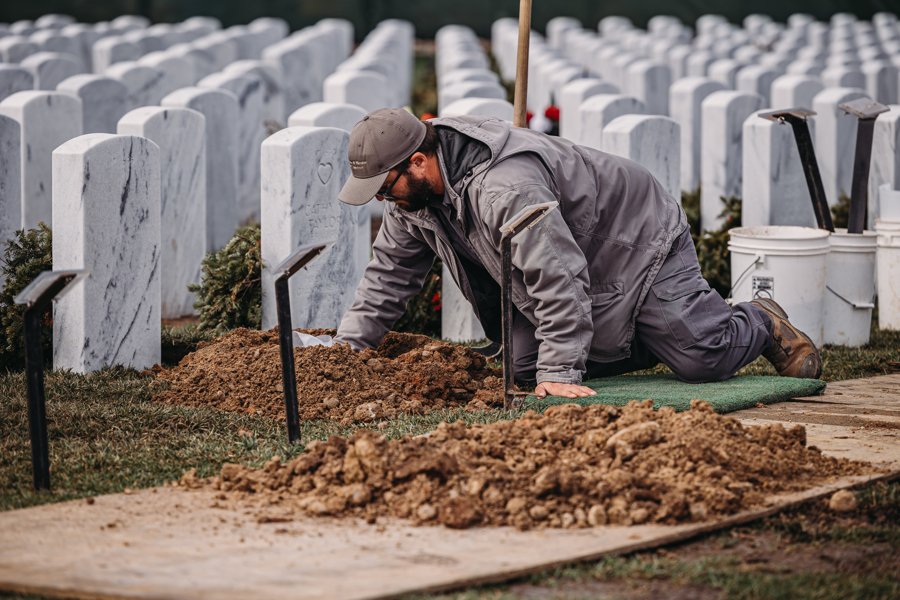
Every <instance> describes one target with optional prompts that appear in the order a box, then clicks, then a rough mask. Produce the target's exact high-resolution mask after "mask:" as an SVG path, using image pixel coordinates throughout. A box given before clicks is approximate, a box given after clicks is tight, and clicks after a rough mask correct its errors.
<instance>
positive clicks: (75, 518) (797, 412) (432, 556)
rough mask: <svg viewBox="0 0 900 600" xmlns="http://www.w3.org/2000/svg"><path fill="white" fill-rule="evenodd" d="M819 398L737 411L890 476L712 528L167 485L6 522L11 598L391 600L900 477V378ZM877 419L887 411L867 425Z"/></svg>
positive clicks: (5, 569) (661, 539)
mask: <svg viewBox="0 0 900 600" xmlns="http://www.w3.org/2000/svg"><path fill="white" fill-rule="evenodd" d="M873 386H874V387H875V388H877V389H878V390H879V391H878V392H877V393H872V392H871V390H872V389H873ZM829 398H831V399H832V400H829ZM813 400H814V401H811V400H810V399H801V400H798V401H794V402H787V403H783V404H780V405H774V406H768V407H764V408H761V409H756V410H749V411H742V412H741V413H734V414H735V415H737V416H738V417H739V418H740V419H741V420H742V421H744V422H772V421H780V422H785V423H808V425H807V426H808V441H809V443H810V444H813V445H816V446H819V447H820V448H821V449H822V450H823V451H824V452H826V453H828V454H834V455H839V456H848V457H854V458H864V459H868V460H870V461H872V462H877V463H878V464H879V466H880V467H881V468H882V469H884V470H885V471H884V472H883V474H882V475H879V476H876V477H848V478H843V479H841V480H838V481H833V482H830V483H828V484H827V485H822V486H819V487H817V488H815V489H811V490H807V491H805V492H803V493H797V494H790V495H784V496H780V497H773V498H771V499H770V500H769V504H768V505H767V506H764V507H760V508H758V509H756V510H752V511H747V512H745V513H742V514H739V515H735V516H733V517H730V518H727V519H720V520H717V521H713V522H707V523H695V524H687V525H680V526H659V525H642V526H634V527H602V528H595V529H590V530H543V531H529V532H520V531H516V530H515V529H511V528H478V529H471V530H466V531H454V530H449V529H445V528H441V527H412V526H410V525H408V524H405V523H402V522H389V523H387V524H381V525H367V524H365V523H362V522H356V521H333V520H321V519H320V520H312V519H302V520H296V521H289V522H265V523H260V522H258V521H257V517H256V514H257V513H256V512H255V511H250V510H247V511H244V512H240V511H234V510H230V509H225V508H220V507H217V506H216V502H215V498H214V497H213V495H212V493H210V492H188V491H183V490H178V489H171V488H157V489H152V490H143V491H140V492H137V493H133V494H128V495H126V494H116V495H110V496H103V497H99V498H96V499H95V500H94V502H93V503H92V504H89V503H88V502H87V501H85V500H80V501H73V502H67V503H61V504H55V505H48V506H41V507H35V508H29V509H23V510H17V511H9V512H6V513H0V589H6V590H17V591H28V592H37V593H43V594H51V595H52V594H56V595H66V596H76V597H83V598H110V597H117V598H119V597H127V598H197V599H200V598H223V599H231V598H235V599H237V598H241V599H244V598H261V599H266V598H278V599H283V598H382V597H389V596H394V595H398V594H401V593H406V592H410V591H415V590H439V589H446V588H452V587H458V586H462V585H470V584H477V583H484V582H491V581H501V580H504V579H508V578H511V577H515V576H519V575H523V574H526V573H530V572H534V571H537V570H541V569H545V568H548V567H551V566H554V565H558V564H564V563H568V562H574V561H580V560H588V559H595V558H599V557H601V556H604V555H608V554H618V553H624V552H629V551H633V550H638V549H643V548H650V547H656V546H660V545H664V544H667V543H672V542H675V541H680V540H684V539H688V538H691V537H695V536H698V535H702V534H704V533H707V532H709V531H714V530H717V529H723V528H726V527H729V526H732V525H735V524H737V523H743V522H747V521H750V520H753V519H757V518H761V517H763V516H766V515H769V514H772V513H774V512H776V511H778V510H782V509H784V508H785V507H788V506H791V505H794V504H796V503H798V502H802V501H805V500H808V499H810V498H815V497H819V496H825V495H828V494H830V493H832V492H833V491H835V490H836V489H840V488H845V487H849V486H853V485H859V484H861V483H865V482H866V481H870V480H872V479H873V478H878V477H893V476H895V475H896V474H898V473H900V444H898V441H897V439H896V438H897V437H898V436H897V435H896V429H894V427H895V425H896V421H895V418H896V417H897V416H898V411H900V376H892V377H891V378H889V379H878V380H874V381H873V382H872V383H871V384H857V383H847V384H843V385H842V384H833V385H831V386H829V390H828V391H827V392H826V394H825V395H824V396H818V397H816V398H815V399H813ZM857 401H858V402H857ZM848 407H849V408H850V409H855V410H851V413H852V414H847V412H846V410H847V409H848ZM866 411H869V412H866ZM877 411H884V412H886V413H888V414H884V415H881V417H884V419H883V420H882V419H881V417H878V418H874V419H871V420H870V422H869V421H866V422H865V423H862V424H861V423H860V422H859V421H858V420H856V419H857V417H859V416H860V415H868V416H872V415H878V413H877ZM835 416H837V417H841V416H843V417H844V420H843V421H841V420H840V419H835V418H834V417H835ZM851 417H852V418H851ZM821 421H828V422H827V423H822V422H821Z"/></svg>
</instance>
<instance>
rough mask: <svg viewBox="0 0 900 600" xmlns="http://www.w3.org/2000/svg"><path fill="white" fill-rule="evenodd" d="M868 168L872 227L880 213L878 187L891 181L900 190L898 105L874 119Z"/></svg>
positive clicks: (899, 108)
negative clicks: (870, 157)
mask: <svg viewBox="0 0 900 600" xmlns="http://www.w3.org/2000/svg"><path fill="white" fill-rule="evenodd" d="M869 169H870V170H869V189H868V199H869V218H868V227H869V228H870V229H871V228H873V227H874V226H875V219H877V218H879V217H880V216H881V215H880V209H879V204H878V197H879V192H878V188H879V187H880V186H882V185H884V184H889V185H890V186H891V189H894V190H897V189H900V106H898V105H896V104H895V105H892V106H891V107H890V110H889V111H888V112H885V113H881V114H880V115H878V118H877V119H875V129H874V131H873V132H872V162H871V164H870V167H869Z"/></svg>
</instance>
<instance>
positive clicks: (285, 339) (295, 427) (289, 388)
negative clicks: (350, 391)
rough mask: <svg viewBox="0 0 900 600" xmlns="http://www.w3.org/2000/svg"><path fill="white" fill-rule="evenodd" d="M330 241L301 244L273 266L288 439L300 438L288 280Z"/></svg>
mask: <svg viewBox="0 0 900 600" xmlns="http://www.w3.org/2000/svg"><path fill="white" fill-rule="evenodd" d="M333 243H334V242H324V243H318V244H308V245H306V246H301V247H300V248H298V249H297V250H296V251H295V252H294V253H293V254H291V255H290V256H288V257H287V258H286V259H284V260H283V261H282V262H281V264H279V265H278V266H277V267H275V311H276V313H277V314H278V345H279V347H280V350H281V382H282V387H283V388H284V407H285V413H286V415H287V416H286V421H287V430H288V442H290V443H292V444H293V443H295V442H299V441H300V409H299V407H298V406H297V375H296V373H295V372H294V340H293V339H292V334H293V330H294V327H293V325H292V324H291V294H290V290H289V289H288V280H289V279H290V278H291V276H292V275H293V274H294V273H296V272H297V271H299V270H300V269H302V268H303V267H305V266H306V265H307V264H309V262H310V261H311V260H312V259H314V258H315V257H317V256H318V255H319V254H321V253H322V251H323V250H325V248H327V247H328V246H329V245H330V244H333Z"/></svg>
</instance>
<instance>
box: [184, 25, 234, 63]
mask: <svg viewBox="0 0 900 600" xmlns="http://www.w3.org/2000/svg"><path fill="white" fill-rule="evenodd" d="M191 45H192V46H194V47H195V48H198V49H200V50H204V51H206V52H207V53H208V54H209V56H211V57H212V69H213V72H214V73H215V72H218V71H221V70H222V69H224V68H225V67H227V66H228V65H230V64H231V63H233V62H234V61H236V60H238V45H237V42H235V41H234V40H233V39H231V37H230V36H229V35H228V34H227V33H226V32H224V31H216V32H214V33H210V34H209V35H206V36H204V37H202V38H200V39H199V40H196V41H194V42H191Z"/></svg>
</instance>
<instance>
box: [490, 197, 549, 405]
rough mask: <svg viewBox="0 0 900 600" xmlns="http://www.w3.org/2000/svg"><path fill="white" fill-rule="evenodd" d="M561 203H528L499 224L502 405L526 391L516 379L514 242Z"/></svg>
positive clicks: (521, 395) (512, 401) (511, 402)
mask: <svg viewBox="0 0 900 600" xmlns="http://www.w3.org/2000/svg"><path fill="white" fill-rule="evenodd" d="M557 206H559V203H558V202H555V201H554V202H542V203H540V204H534V205H532V206H526V207H525V208H523V209H522V210H520V211H519V212H518V213H516V214H515V215H514V216H513V217H512V218H511V219H510V220H509V221H507V222H506V223H504V224H503V225H501V226H500V233H501V234H502V235H501V238H500V261H501V268H502V281H501V282H500V301H501V311H502V314H503V408H504V409H509V408H511V407H512V405H513V403H514V401H515V398H516V397H517V396H518V397H523V396H526V395H527V394H526V393H525V392H520V391H518V390H517V389H515V381H513V365H512V363H513V341H512V321H513V302H512V241H513V238H515V237H516V236H517V235H519V234H520V233H522V232H523V231H525V230H526V229H530V228H532V227H534V226H535V225H537V224H538V223H539V222H540V221H541V219H543V218H544V217H545V216H547V214H548V213H549V212H550V211H551V210H553V209H554V208H556V207H557Z"/></svg>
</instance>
